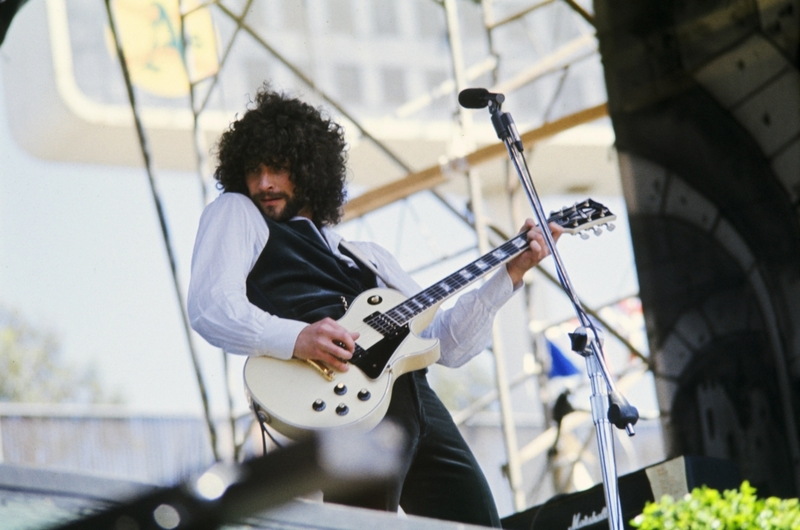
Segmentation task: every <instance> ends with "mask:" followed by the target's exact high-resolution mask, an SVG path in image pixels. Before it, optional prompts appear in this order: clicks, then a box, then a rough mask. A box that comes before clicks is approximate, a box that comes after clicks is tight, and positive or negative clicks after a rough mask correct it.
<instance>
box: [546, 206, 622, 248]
mask: <svg viewBox="0 0 800 530" xmlns="http://www.w3.org/2000/svg"><path fill="white" fill-rule="evenodd" d="M616 218H617V216H616V215H614V214H613V213H611V211H610V210H609V209H608V208H606V207H605V206H603V205H602V204H600V203H599V202H597V201H595V200H592V199H586V200H585V201H581V202H576V203H575V204H573V205H572V206H565V207H564V208H561V209H560V210H559V211H557V212H550V217H549V218H548V219H547V220H548V221H549V222H554V223H556V224H558V225H559V226H561V227H562V228H564V232H566V233H568V234H573V235H574V234H580V236H581V237H582V238H583V239H586V238H588V237H589V236H588V235H587V234H586V233H585V231H586V230H590V229H591V230H592V231H593V232H594V233H595V235H600V233H601V232H602V228H601V226H605V227H606V228H607V229H608V231H609V232H610V231H612V230H614V225H613V224H612V223H611V222H612V221H614V220H615V219H616Z"/></svg>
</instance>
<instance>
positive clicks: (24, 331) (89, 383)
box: [0, 308, 119, 403]
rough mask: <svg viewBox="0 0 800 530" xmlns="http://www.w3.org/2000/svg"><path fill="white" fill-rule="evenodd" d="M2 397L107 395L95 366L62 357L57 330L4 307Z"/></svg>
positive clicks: (93, 399)
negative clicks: (43, 328)
mask: <svg viewBox="0 0 800 530" xmlns="http://www.w3.org/2000/svg"><path fill="white" fill-rule="evenodd" d="M0 401H13V402H22V403H100V402H116V401H119V399H106V398H105V397H104V393H103V389H102V386H101V384H100V381H99V379H98V377H97V375H96V373H95V372H94V370H93V369H92V368H91V367H86V368H82V367H78V366H76V365H74V364H71V363H68V362H66V361H64V360H63V359H62V356H61V351H60V346H59V343H58V340H57V338H56V336H55V334H53V333H51V332H43V331H41V330H38V329H36V328H34V327H32V326H31V325H30V324H28V323H27V322H25V321H24V320H23V319H22V318H21V317H20V316H18V315H17V314H15V313H14V312H12V311H8V310H4V309H2V308H0Z"/></svg>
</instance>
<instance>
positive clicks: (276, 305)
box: [247, 218, 376, 324]
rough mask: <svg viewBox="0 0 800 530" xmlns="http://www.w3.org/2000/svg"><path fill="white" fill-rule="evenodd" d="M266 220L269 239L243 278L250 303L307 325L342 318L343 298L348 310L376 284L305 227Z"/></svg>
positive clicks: (368, 273)
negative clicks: (245, 281)
mask: <svg viewBox="0 0 800 530" xmlns="http://www.w3.org/2000/svg"><path fill="white" fill-rule="evenodd" d="M265 219H266V222H267V226H268V227H269V240H268V241H267V245H266V246H265V247H264V250H263V251H261V255H260V256H259V257H258V261H256V264H255V266H254V267H253V270H251V271H250V274H248V276H247V298H248V300H250V303H252V304H253V305H255V306H257V307H259V308H261V309H263V310H264V311H267V312H268V313H271V314H273V315H277V316H279V317H282V318H290V319H293V320H300V321H302V322H307V323H309V324H311V323H313V322H317V321H318V320H321V319H323V318H324V317H330V318H333V319H339V318H341V317H342V316H343V315H344V313H345V304H344V302H343V300H344V301H346V303H347V305H348V306H349V305H350V303H352V301H353V299H354V298H355V297H356V296H358V295H359V294H361V293H362V292H364V291H366V290H367V289H370V288H372V287H375V286H376V280H375V275H374V274H373V273H372V272H371V271H370V270H369V269H367V268H366V267H364V266H363V265H359V266H360V270H359V269H354V268H352V267H349V266H348V265H347V264H346V263H345V262H343V261H341V260H340V259H338V258H337V257H336V256H335V255H334V254H333V252H331V250H330V248H328V245H327V244H326V243H324V242H323V241H322V239H320V237H319V235H317V234H316V233H314V232H313V227H311V226H310V224H309V223H307V222H305V221H289V222H286V223H279V222H277V221H273V220H272V219H269V218H265ZM351 257H352V256H351ZM354 261H356V263H358V260H354Z"/></svg>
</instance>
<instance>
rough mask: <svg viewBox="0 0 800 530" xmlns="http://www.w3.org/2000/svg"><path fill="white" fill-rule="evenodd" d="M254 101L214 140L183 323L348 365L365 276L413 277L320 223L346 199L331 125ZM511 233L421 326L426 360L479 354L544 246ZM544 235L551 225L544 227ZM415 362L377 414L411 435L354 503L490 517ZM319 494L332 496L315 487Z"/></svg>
mask: <svg viewBox="0 0 800 530" xmlns="http://www.w3.org/2000/svg"><path fill="white" fill-rule="evenodd" d="M254 103H255V105H254V106H252V108H250V109H248V110H247V112H246V113H245V114H244V115H243V116H242V117H241V118H240V119H238V120H237V121H235V122H234V123H232V124H231V126H230V128H229V129H228V130H227V131H226V132H225V133H223V134H222V136H221V138H220V140H219V143H218V159H219V164H218V166H217V169H216V172H215V174H214V176H215V178H216V179H217V180H218V181H219V187H220V188H221V190H222V191H223V193H221V194H220V195H219V197H217V198H216V199H215V200H214V201H213V202H212V203H211V204H209V205H208V206H207V207H206V209H205V210H204V212H203V215H202V217H201V220H200V227H199V230H198V234H197V239H196V242H195V248H194V255H193V258H192V278H191V283H190V286H189V316H190V320H191V323H192V327H193V328H194V329H195V330H196V331H197V332H198V333H200V335H202V336H203V337H204V338H205V339H206V340H207V341H208V342H209V343H211V344H213V345H215V346H218V347H221V348H223V349H224V350H225V351H226V352H228V353H234V354H241V355H269V356H272V357H275V358H278V359H290V358H298V359H308V360H315V361H317V362H320V363H323V364H325V365H327V366H328V367H329V368H331V369H333V370H338V371H347V370H348V369H351V370H352V369H358V368H355V367H353V366H351V365H349V363H348V360H349V359H351V357H352V355H353V352H354V350H355V347H356V340H357V339H358V333H355V332H353V333H351V332H349V331H348V330H347V329H345V328H344V327H343V326H341V325H340V324H339V323H338V322H337V320H338V319H339V318H341V317H342V316H343V315H344V313H345V311H346V309H347V305H348V304H349V303H351V302H352V301H353V299H355V297H357V296H358V295H359V294H360V293H361V292H363V291H365V290H367V289H369V288H372V287H376V286H378V287H390V288H393V289H396V290H398V291H400V292H401V293H403V294H404V295H406V296H413V295H414V294H416V293H417V292H419V291H420V287H419V286H418V285H417V284H416V282H414V280H412V279H411V277H410V276H409V275H408V274H406V273H405V272H404V271H403V270H402V268H401V267H400V265H399V264H398V263H397V261H396V259H395V258H394V257H393V256H392V255H391V254H390V253H389V252H387V251H386V250H384V249H383V248H382V247H380V246H378V245H376V244H374V243H364V242H352V243H351V245H353V246H354V247H355V248H356V249H357V250H358V253H357V255H356V254H354V253H351V252H348V251H347V250H346V249H343V247H342V246H341V245H340V244H341V243H342V238H341V236H339V235H338V234H336V232H335V231H333V230H332V229H331V227H332V226H334V225H335V224H336V223H338V221H339V220H340V219H341V214H342V206H343V204H344V201H345V198H346V194H345V184H346V165H345V164H346V153H345V148H346V145H345V142H344V134H343V130H342V128H341V127H340V126H339V125H337V124H336V123H334V122H333V121H332V120H331V119H330V118H328V117H326V116H325V115H324V114H323V113H322V112H321V111H320V110H318V109H316V108H314V107H312V106H310V105H308V104H306V103H304V102H302V101H300V100H298V99H295V98H292V97H289V96H286V95H284V94H280V93H277V92H274V91H272V90H270V89H269V87H268V86H265V87H262V89H261V90H260V91H259V92H258V93H257V95H256V99H255V102H254ZM523 230H524V231H526V232H527V236H528V241H529V248H528V249H526V250H525V251H524V252H523V253H521V254H520V255H518V256H517V257H515V258H514V259H513V260H511V261H509V262H508V263H506V265H505V267H501V268H500V269H499V271H498V272H497V273H496V274H495V275H494V276H492V277H491V278H490V279H489V280H488V281H486V282H485V283H484V284H483V285H482V286H481V287H480V288H478V289H475V290H472V291H469V292H467V293H465V294H463V295H462V296H460V297H459V298H458V300H457V302H456V304H455V305H454V306H453V307H452V308H450V309H448V310H446V311H441V310H440V311H439V312H438V313H437V314H436V316H435V318H434V320H433V323H432V324H431V325H430V326H429V327H428V328H427V329H426V330H425V332H424V333H423V336H426V337H434V338H437V339H439V341H440V349H441V358H440V360H439V361H438V362H439V363H441V364H443V365H445V366H452V367H456V366H460V365H462V364H464V363H465V362H467V361H468V360H469V359H471V358H472V357H473V356H475V355H476V354H478V353H479V352H480V351H482V350H483V349H484V348H485V347H486V346H487V344H488V343H489V340H490V333H491V326H492V320H493V318H494V316H495V313H496V312H497V310H498V308H499V307H500V306H501V305H502V304H503V303H505V302H506V301H507V300H508V299H509V298H510V297H511V295H512V294H513V293H514V291H515V289H516V288H518V287H519V286H520V285H521V284H522V276H523V274H524V273H525V272H526V271H527V270H528V269H530V268H531V267H533V266H534V265H535V264H537V263H538V262H539V261H540V260H542V259H543V258H544V257H545V256H547V254H548V251H547V248H546V246H545V244H544V241H543V238H542V234H541V232H540V230H539V228H538V227H535V226H534V223H533V222H532V221H530V220H528V221H527V222H526V224H525V226H524V227H523ZM551 231H552V232H553V234H554V236H555V237H558V236H559V235H560V234H561V230H560V228H558V227H557V226H555V225H551ZM361 259H364V261H361ZM426 372H427V370H425V369H423V370H417V371H414V372H411V373H408V374H405V375H403V376H401V377H399V378H398V379H397V381H396V382H395V384H394V387H393V394H392V399H391V403H390V405H389V409H388V412H387V414H386V418H388V419H390V420H391V421H394V422H396V423H397V424H399V425H401V426H402V427H403V428H404V429H405V430H406V431H407V433H408V435H409V437H410V439H411V444H410V447H409V449H408V452H407V454H405V455H404V456H405V458H404V462H405V467H404V470H403V472H402V473H401V474H400V476H398V477H397V479H396V481H395V482H394V483H393V484H390V485H389V486H388V487H387V488H386V489H385V490H381V491H376V492H371V494H370V495H367V496H364V497H363V498H360V499H359V500H358V501H357V502H355V504H356V505H359V506H364V507H369V508H375V509H381V510H389V511H396V510H397V509H398V506H401V507H402V508H403V510H404V511H405V512H406V513H409V514H414V515H420V516H426V517H433V518H438V519H446V520H452V521H459V522H464V523H471V524H478V525H485V526H499V525H500V521H499V517H498V513H497V509H496V507H495V503H494V500H493V498H492V494H491V490H490V489H489V485H488V483H487V482H486V479H485V477H484V475H483V473H482V471H481V469H480V467H479V465H478V463H477V461H476V460H475V458H474V456H473V454H472V452H471V451H470V449H469V447H468V446H467V444H466V442H465V441H464V439H463V438H462V436H461V434H460V433H459V431H458V429H457V427H456V426H455V424H454V423H453V421H452V419H451V416H450V414H449V412H448V411H447V410H446V409H445V407H444V405H443V404H442V403H441V401H440V400H439V398H438V397H437V396H436V394H435V393H434V391H433V390H432V389H431V388H430V386H428V382H427V380H426ZM326 500H334V501H336V500H338V499H336V497H335V495H333V496H328V494H327V492H326Z"/></svg>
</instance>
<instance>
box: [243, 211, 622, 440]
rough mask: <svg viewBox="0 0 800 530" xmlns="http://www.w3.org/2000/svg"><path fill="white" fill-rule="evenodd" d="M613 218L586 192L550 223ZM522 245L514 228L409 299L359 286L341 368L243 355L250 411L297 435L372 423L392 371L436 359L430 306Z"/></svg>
mask: <svg viewBox="0 0 800 530" xmlns="http://www.w3.org/2000/svg"><path fill="white" fill-rule="evenodd" d="M614 219H615V216H614V214H612V213H611V212H610V211H609V210H608V208H606V207H605V206H603V205H602V204H600V203H598V202H595V201H593V200H592V199H587V200H586V201H583V202H581V203H575V204H574V205H573V206H571V207H568V208H562V209H561V210H560V211H558V212H553V213H552V215H551V216H550V218H548V222H555V223H558V224H559V225H560V226H561V227H562V228H563V229H564V231H565V232H566V233H571V234H579V233H580V234H581V236H583V235H584V234H583V233H582V232H583V231H584V230H587V229H589V228H592V229H593V230H595V234H599V233H600V229H599V225H605V226H607V227H608V229H609V230H611V229H613V225H610V224H608V223H610V222H611V221H613V220H614ZM587 237H588V236H587ZM526 248H528V242H527V237H526V235H525V234H519V235H517V236H516V237H514V238H513V239H511V240H509V241H507V242H506V243H504V244H503V245H500V246H499V247H497V248H496V249H494V250H492V251H491V252H489V253H488V254H485V255H483V256H481V257H480V258H478V259H477V260H475V261H473V262H472V263H470V264H469V265H467V266H465V267H463V268H461V269H460V270H458V271H456V272H454V273H453V274H451V275H450V276H448V277H446V278H444V279H443V280H441V281H439V282H437V283H435V284H433V285H432V286H431V287H429V288H427V289H425V290H423V291H420V292H419V293H417V294H415V295H414V296H412V297H411V298H406V297H405V296H403V295H402V294H400V293H398V292H397V291H393V290H391V289H370V290H369V291H366V292H364V293H362V294H361V295H360V296H358V297H357V298H356V299H355V300H354V301H353V303H352V305H351V306H350V309H349V310H348V311H347V312H346V313H345V315H344V316H343V317H342V318H341V319H339V323H340V324H341V325H342V326H344V327H345V328H346V329H347V330H349V331H351V332H353V331H357V332H358V333H359V334H360V336H359V338H358V340H357V341H356V351H355V353H354V354H353V358H352V359H350V360H349V364H350V369H349V370H348V371H347V372H345V373H341V372H334V371H331V370H329V369H327V368H326V367H324V366H321V365H319V364H316V363H311V362H308V361H301V360H297V359H292V360H289V361H281V360H278V359H275V358H272V357H250V358H248V359H247V362H246V363H245V367H244V384H245V389H246V391H247V394H248V398H249V399H250V402H251V403H252V405H253V410H254V411H255V412H256V413H257V414H259V415H260V416H262V420H261V421H263V422H265V423H266V424H268V425H271V426H272V427H273V428H274V429H275V430H277V431H278V432H280V433H281V434H284V435H286V436H288V437H290V438H295V439H297V438H301V437H303V436H304V435H306V434H310V433H312V432H314V431H318V430H323V429H348V428H353V429H362V430H364V431H367V430H369V429H371V428H373V427H375V425H377V424H378V422H379V421H380V420H381V419H382V418H383V416H384V415H385V414H386V410H387V409H388V408H389V402H390V401H391V398H392V385H393V384H394V382H395V381H396V380H397V378H398V377H400V376H401V375H403V374H405V373H407V372H411V371H413V370H419V369H422V368H425V367H426V366H430V365H431V364H433V363H434V362H436V361H437V360H438V359H439V341H438V340H436V339H423V338H421V337H419V333H420V332H421V331H422V330H423V329H425V328H426V327H427V326H428V324H430V322H431V320H433V316H434V314H435V313H436V309H437V308H438V307H439V306H440V305H441V304H442V302H443V301H444V300H446V299H447V298H449V297H450V296H452V295H454V294H456V293H457V292H459V291H460V290H461V289H463V288H465V287H466V286H468V285H470V284H472V283H473V282H475V281H477V280H478V279H480V278H482V277H483V276H484V275H485V274H488V273H489V272H490V271H492V270H494V269H495V268H497V267H499V266H500V265H502V264H503V263H506V262H507V261H508V260H510V259H512V258H513V257H514V256H516V255H518V254H520V253H521V252H523V251H524V250H525V249H526Z"/></svg>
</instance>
